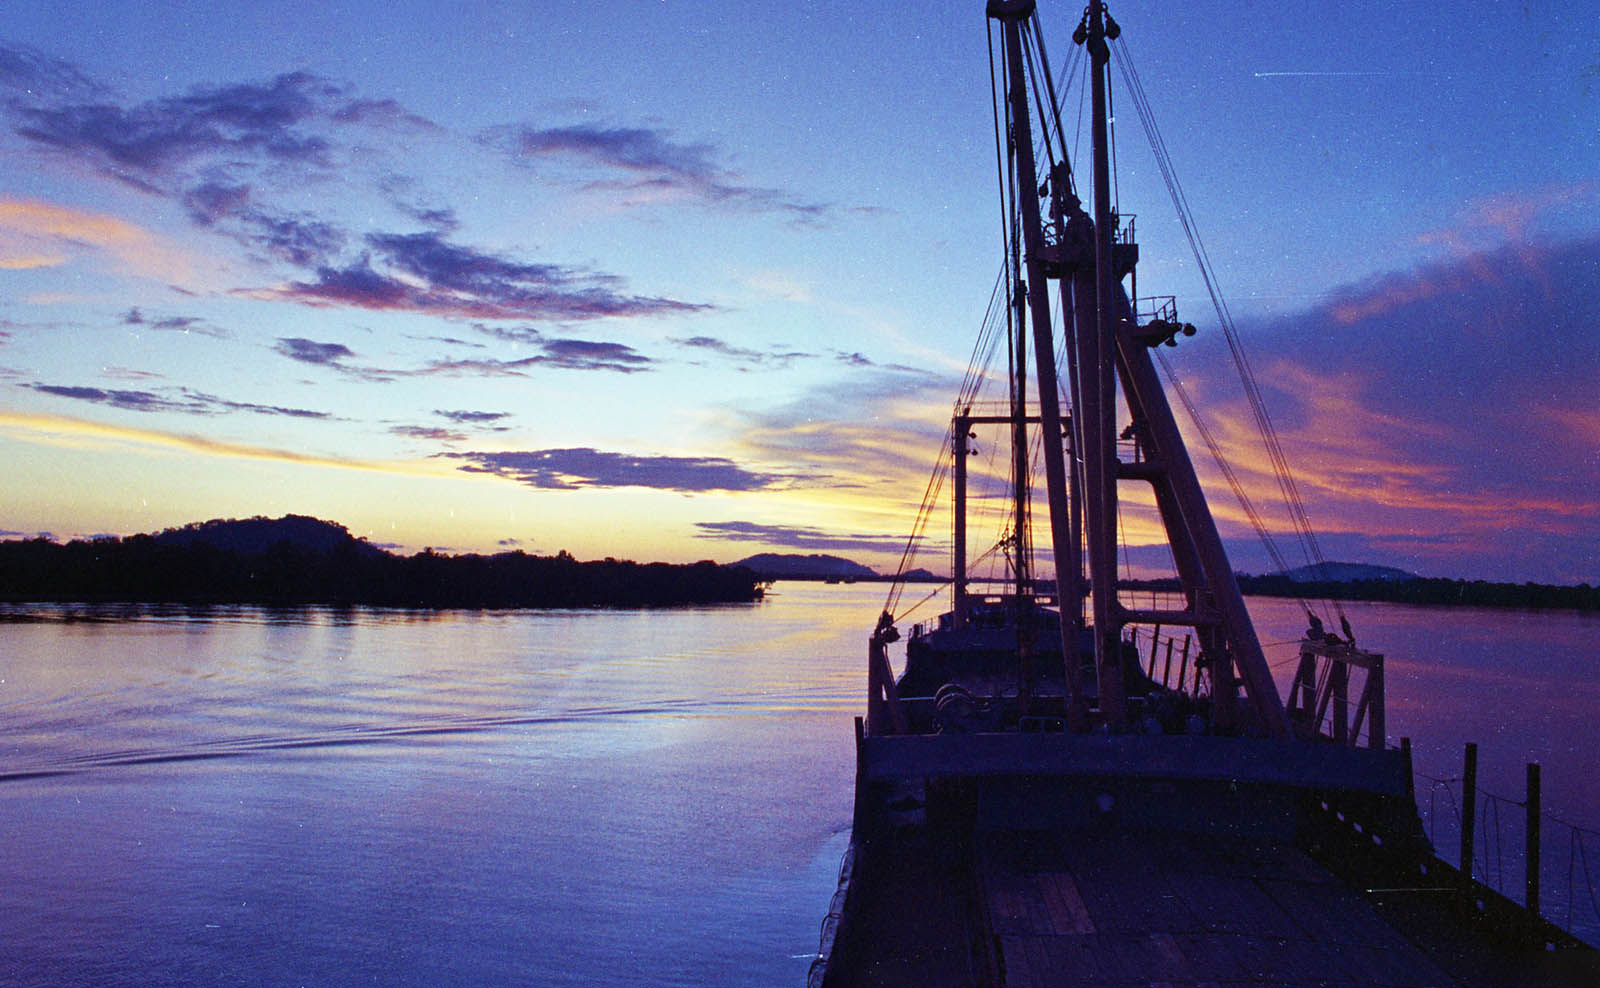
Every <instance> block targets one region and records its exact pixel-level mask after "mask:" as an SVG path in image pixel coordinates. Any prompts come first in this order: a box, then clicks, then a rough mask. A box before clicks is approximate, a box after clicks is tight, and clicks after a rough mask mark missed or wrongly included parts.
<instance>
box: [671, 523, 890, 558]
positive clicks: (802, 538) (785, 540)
mask: <svg viewBox="0 0 1600 988" xmlns="http://www.w3.org/2000/svg"><path fill="white" fill-rule="evenodd" d="M695 528H697V529H699V531H697V532H696V533H695V536H694V537H695V538H697V539H711V540H715V541H718V542H754V543H757V544H760V545H766V546H778V547H781V548H785V549H804V550H807V551H810V552H821V551H828V552H900V551H901V550H903V549H904V548H905V547H906V539H905V536H903V535H901V536H895V535H874V534H863V533H852V534H840V533H837V532H829V531H826V530H823V529H820V528H813V527H810V526H806V525H768V524H762V523H760V522H753V521H701V522H695Z"/></svg>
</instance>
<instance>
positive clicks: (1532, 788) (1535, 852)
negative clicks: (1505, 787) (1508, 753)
mask: <svg viewBox="0 0 1600 988" xmlns="http://www.w3.org/2000/svg"><path fill="white" fill-rule="evenodd" d="M1539 823H1540V820H1539V763H1538V762H1529V763H1528V853H1527V879H1528V885H1527V896H1526V898H1524V899H1523V902H1524V904H1525V905H1527V907H1528V912H1530V913H1533V914H1534V915H1535V916H1537V915H1539Z"/></svg>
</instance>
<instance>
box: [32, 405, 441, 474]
mask: <svg viewBox="0 0 1600 988" xmlns="http://www.w3.org/2000/svg"><path fill="white" fill-rule="evenodd" d="M0 431H4V432H9V433H11V434H12V435H13V436H15V437H17V438H21V439H31V440H33V441H37V442H45V443H52V444H59V445H63V446H79V445H84V444H92V443H95V442H111V443H127V444H133V445H138V446H146V447H153V448H156V449H168V450H179V451H182V452H187V453H201V454H204V455H207V456H221V457H227V458H230V459H241V460H262V461H266V462H272V463H292V464H298V465H301V466H312V467H332V468H334V469H339V470H360V471H367V472H377V473H393V474H403V475H408V476H425V477H439V476H444V475H447V474H450V473H451V469H450V468H449V467H448V466H445V465H441V464H436V463H433V462H431V461H429V462H422V463H408V462H386V461H380V460H346V459H337V458H334V457H328V456H312V455H309V454H306V453H297V452H295V451H293V450H286V449H273V448H272V447H269V446H251V445H248V444H245V443H230V442H223V441H220V440H216V439H207V438H205V437H203V436H195V435H189V434H185V433H176V432H159V431H157V430H154V429H137V428H132V427H129V426H122V425H111V424H108V423H105V422H91V421H88V420H86V419H75V418H70V417H68V416H64V415H34V414H29V413H27V412H12V411H0Z"/></svg>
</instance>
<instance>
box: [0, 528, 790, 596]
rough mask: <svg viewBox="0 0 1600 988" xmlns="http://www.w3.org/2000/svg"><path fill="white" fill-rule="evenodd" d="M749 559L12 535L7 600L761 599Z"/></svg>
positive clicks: (0, 576) (1, 585)
mask: <svg viewBox="0 0 1600 988" xmlns="http://www.w3.org/2000/svg"><path fill="white" fill-rule="evenodd" d="M760 597H761V584H760V581H759V580H758V578H757V577H756V575H755V574H754V573H752V572H751V571H750V570H748V569H744V568H742V567H726V566H719V565H717V564H716V563H713V562H700V563H692V564H686V565H680V564H672V563H636V562H632V561H629V560H620V559H603V560H596V561H592V562H581V561H579V560H577V559H574V558H573V557H572V556H571V555H569V554H568V553H566V552H561V553H558V554H556V555H554V556H535V555H529V554H527V553H524V552H521V551H516V552H504V553H498V554H495V555H489V556H485V555H477V554H468V555H444V554H441V553H436V552H434V551H432V550H431V549H430V550H425V551H423V552H419V553H415V554H413V555H410V556H400V555H394V554H392V553H388V552H385V551H383V550H381V549H378V548H376V547H374V546H372V545H370V544H368V543H365V542H362V541H360V540H356V539H349V538H347V539H346V540H344V541H342V542H340V543H338V544H336V545H334V546H332V547H331V548H326V549H322V548H308V547H304V546H297V545H295V544H293V543H291V542H289V541H287V540H283V541H279V542H277V543H275V544H273V545H271V546H270V547H268V548H266V549H265V550H264V551H257V552H245V551H238V550H234V549H229V548H222V547H219V546H217V545H214V544H210V543H208V542H205V541H198V540H196V541H190V542H188V543H187V544H180V543H176V542H173V541H170V540H163V539H162V538H161V537H159V536H151V535H134V536H129V537H127V538H120V539H95V540H91V541H74V542H68V543H66V544H59V543H55V542H51V541H48V540H45V539H31V540H25V541H9V542H0V599H3V600H8V601H60V602H66V601H73V602H130V603H191V604H262V605H269V606H282V605H302V604H332V605H370V606H377V607H417V608H518V607H530V608H532V607H657V606H671V605H681V604H710V603H725V602H738V601H752V600H758V599H760Z"/></svg>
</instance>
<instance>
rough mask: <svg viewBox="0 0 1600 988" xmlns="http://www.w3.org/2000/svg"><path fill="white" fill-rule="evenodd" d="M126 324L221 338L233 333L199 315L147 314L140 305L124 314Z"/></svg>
mask: <svg viewBox="0 0 1600 988" xmlns="http://www.w3.org/2000/svg"><path fill="white" fill-rule="evenodd" d="M122 324H123V325H124V326H138V327H140V328H142V329H154V330H164V331H168V332H174V333H193V334H196V335H199V336H210V337H213V338H215V339H219V340H226V339H231V338H232V336H233V334H231V333H229V332H228V331H227V330H225V329H222V328H221V327H218V326H213V325H212V324H211V323H209V322H207V321H205V320H204V319H202V318H200V317H199V316H154V317H151V316H146V315H145V314H144V313H143V312H142V311H140V309H139V308H138V306H135V307H133V308H131V309H129V310H128V311H127V312H124V313H123V314H122Z"/></svg>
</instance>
